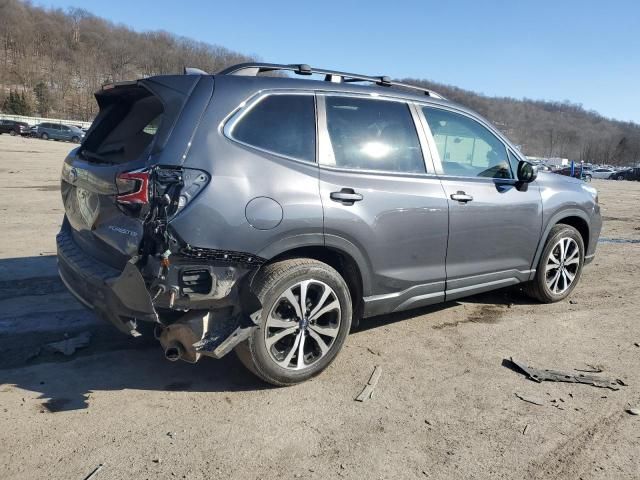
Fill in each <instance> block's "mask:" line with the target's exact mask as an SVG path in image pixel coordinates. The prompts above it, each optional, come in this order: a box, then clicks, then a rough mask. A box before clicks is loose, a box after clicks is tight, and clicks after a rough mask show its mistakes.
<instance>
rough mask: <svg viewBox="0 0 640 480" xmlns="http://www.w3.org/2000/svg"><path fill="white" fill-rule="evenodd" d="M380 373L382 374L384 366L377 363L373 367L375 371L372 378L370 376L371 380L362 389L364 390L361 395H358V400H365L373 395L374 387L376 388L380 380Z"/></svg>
mask: <svg viewBox="0 0 640 480" xmlns="http://www.w3.org/2000/svg"><path fill="white" fill-rule="evenodd" d="M380 375H382V368H380V366H378V365H376V366H375V367H374V369H373V373H372V374H371V378H369V381H368V382H367V384H366V385H365V386H364V388H363V389H362V392H360V395H358V396H357V397H356V401H358V402H364V401H366V400H369V399H370V398H371V397H373V389H374V388H376V385H377V384H378V380H380Z"/></svg>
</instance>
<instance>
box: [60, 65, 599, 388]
mask: <svg viewBox="0 0 640 480" xmlns="http://www.w3.org/2000/svg"><path fill="white" fill-rule="evenodd" d="M273 72H276V75H274V74H273ZM265 74H266V75H265ZM304 77H306V78H304ZM96 100H97V103H98V105H99V108H100V111H99V114H98V115H97V117H96V119H95V121H94V122H93V125H92V126H91V128H90V129H89V132H88V134H87V136H86V138H85V139H84V141H83V143H82V145H81V146H79V147H78V148H76V149H75V150H73V151H72V152H71V153H70V154H69V156H68V157H67V158H66V160H65V162H64V166H63V169H62V182H61V190H62V198H63V201H64V206H65V210H66V215H65V219H64V223H63V225H62V229H61V231H60V233H59V234H58V237H57V243H58V262H59V270H60V276H61V278H62V280H63V281H64V283H65V284H66V286H67V287H68V289H69V290H70V291H71V292H72V293H73V294H74V295H75V296H76V297H77V298H78V300H79V301H81V302H82V303H83V304H85V305H86V306H88V307H89V308H91V309H93V310H94V311H95V312H96V314H97V315H98V316H100V317H102V318H104V319H106V320H108V321H110V322H112V323H113V324H114V325H115V326H116V327H117V328H118V329H120V330H121V331H123V332H126V333H128V334H130V335H133V336H138V335H140V334H141V331H144V329H143V328H141V327H142V322H153V323H154V324H155V329H154V332H155V335H156V337H157V338H158V340H159V341H160V343H161V345H162V347H163V349H164V351H165V355H166V357H167V358H168V359H169V360H177V359H182V360H186V361H189V362H195V361H197V360H198V359H200V358H201V357H202V356H203V355H205V356H210V357H214V358H220V357H222V356H224V355H226V354H227V353H229V352H230V351H231V350H235V351H236V353H237V355H238V357H239V358H240V360H241V361H242V362H243V363H244V364H245V365H246V366H247V367H248V368H249V369H250V370H251V371H252V372H254V373H255V374H256V375H258V376H259V377H260V378H262V379H263V380H265V381H267V382H270V383H272V384H275V385H289V384H294V383H297V382H301V381H304V380H306V379H308V378H310V377H312V376H314V375H316V374H318V373H319V372H321V371H322V370H323V369H325V368H326V367H327V366H328V365H329V364H330V363H331V362H332V360H333V359H334V358H335V356H336V355H337V354H338V352H339V351H340V348H341V347H342V345H343V343H344V342H345V339H346V337H347V334H348V333H349V331H350V329H351V328H352V327H353V326H354V325H355V324H356V323H357V322H359V321H360V319H362V318H366V317H371V316H374V315H380V314H385V313H389V312H397V311H400V310H408V309H412V308H416V307H421V306H424V305H430V304H433V303H437V302H444V301H449V300H454V299H459V298H462V297H465V296H468V295H473V294H476V293H479V292H485V291H488V290H492V289H496V288H501V287H505V286H509V285H515V284H519V283H521V284H523V285H524V288H525V291H526V292H528V293H529V294H530V295H531V296H532V297H533V298H535V299H537V300H539V301H541V302H556V301H559V300H562V299H564V298H566V297H567V296H568V295H569V294H570V293H571V291H572V290H573V289H574V288H575V286H576V284H577V283H578V280H579V279H580V274H581V271H582V267H583V265H584V264H586V263H589V262H590V261H591V260H592V259H593V257H594V254H595V250H596V244H597V240H598V236H599V234H600V228H601V217H600V208H599V206H598V196H597V193H596V190H595V189H594V188H592V187H590V186H588V185H586V184H585V183H584V182H581V181H579V180H577V179H573V178H567V177H562V176H560V175H554V174H548V173H542V172H541V173H540V174H539V175H538V173H537V171H536V169H535V167H533V166H532V165H531V164H529V163H528V162H526V161H525V160H524V159H523V157H522V155H521V154H520V152H519V151H518V150H517V149H516V148H515V147H514V146H513V145H512V144H511V143H510V142H509V140H507V139H506V138H505V137H504V136H503V135H502V134H501V133H500V132H498V131H497V130H496V129H495V128H494V127H493V126H492V125H491V124H490V123H489V122H487V121H486V120H484V119H483V118H481V117H479V116H478V115H477V114H475V113H473V112H471V111H469V110H468V109H466V108H464V107H462V106H460V105H457V104H454V103H452V102H450V101H447V100H446V99H444V98H442V97H441V96H440V95H438V94H437V93H435V92H433V91H428V90H424V89H422V88H418V87H415V86H412V85H406V84H401V83H398V82H393V81H391V80H390V79H389V78H388V77H372V76H366V75H359V74H350V73H345V72H338V71H332V70H324V69H315V68H311V67H309V66H308V65H275V64H241V65H236V66H234V67H230V68H228V69H226V70H223V71H221V72H219V73H218V74H215V75H208V74H205V72H201V71H197V70H189V71H185V75H168V76H157V77H152V78H145V79H142V80H138V81H132V82H123V83H116V84H109V85H105V86H104V87H103V89H102V90H101V91H99V92H97V93H96Z"/></svg>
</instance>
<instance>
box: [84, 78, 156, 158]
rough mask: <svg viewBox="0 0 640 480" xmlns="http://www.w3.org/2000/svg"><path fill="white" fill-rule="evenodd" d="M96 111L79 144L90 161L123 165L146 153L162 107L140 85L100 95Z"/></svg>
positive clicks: (154, 97) (154, 133)
mask: <svg viewBox="0 0 640 480" xmlns="http://www.w3.org/2000/svg"><path fill="white" fill-rule="evenodd" d="M98 103H99V104H100V112H99V114H98V116H97V117H96V119H95V121H94V125H93V126H92V128H91V130H90V133H89V136H88V137H87V139H86V140H85V142H84V144H83V151H82V153H83V155H84V156H85V157H86V158H87V160H90V161H101V162H106V163H116V164H118V163H127V162H131V161H134V160H137V159H139V158H141V157H142V156H143V155H144V154H148V152H149V151H150V148H151V145H152V143H153V140H154V137H155V135H156V132H157V131H158V127H159V125H160V123H161V122H162V118H163V112H164V108H163V105H162V102H161V101H160V99H159V98H158V97H156V96H154V95H153V94H152V93H151V92H149V91H148V90H147V89H146V88H144V87H140V86H128V87H119V88H115V89H113V90H111V91H107V92H104V93H102V94H100V98H99V99H98Z"/></svg>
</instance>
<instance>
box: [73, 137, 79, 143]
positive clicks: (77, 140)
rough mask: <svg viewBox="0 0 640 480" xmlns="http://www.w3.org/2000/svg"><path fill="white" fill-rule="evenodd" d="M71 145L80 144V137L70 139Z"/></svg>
mask: <svg viewBox="0 0 640 480" xmlns="http://www.w3.org/2000/svg"><path fill="white" fill-rule="evenodd" d="M71 143H80V137H72V138H71Z"/></svg>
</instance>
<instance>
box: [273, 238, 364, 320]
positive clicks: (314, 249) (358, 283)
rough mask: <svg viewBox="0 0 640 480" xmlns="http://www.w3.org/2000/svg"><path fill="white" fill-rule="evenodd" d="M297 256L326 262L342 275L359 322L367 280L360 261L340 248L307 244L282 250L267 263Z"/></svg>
mask: <svg viewBox="0 0 640 480" xmlns="http://www.w3.org/2000/svg"><path fill="white" fill-rule="evenodd" d="M295 258H310V259H313V260H318V261H319V262H323V263H326V264H327V265H329V266H330V267H332V268H333V269H335V270H336V271H337V272H338V273H339V274H340V275H341V276H342V278H343V279H344V281H345V282H346V284H347V286H348V287H349V293H350V294H351V301H352V303H353V308H354V324H355V323H357V320H356V319H358V318H360V316H361V308H362V299H363V292H364V291H365V290H364V285H363V282H364V281H366V280H365V277H363V275H362V271H361V267H360V265H359V264H358V262H357V261H356V260H355V259H354V258H353V257H352V256H351V255H349V253H347V252H345V251H344V250H341V249H338V248H334V247H326V246H324V245H306V246H302V247H297V248H291V249H288V250H285V251H283V252H280V253H279V254H277V255H275V256H273V257H272V258H271V259H269V261H268V262H267V263H266V265H269V264H271V263H274V262H279V261H282V260H290V259H295ZM354 326H355V325H354Z"/></svg>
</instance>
